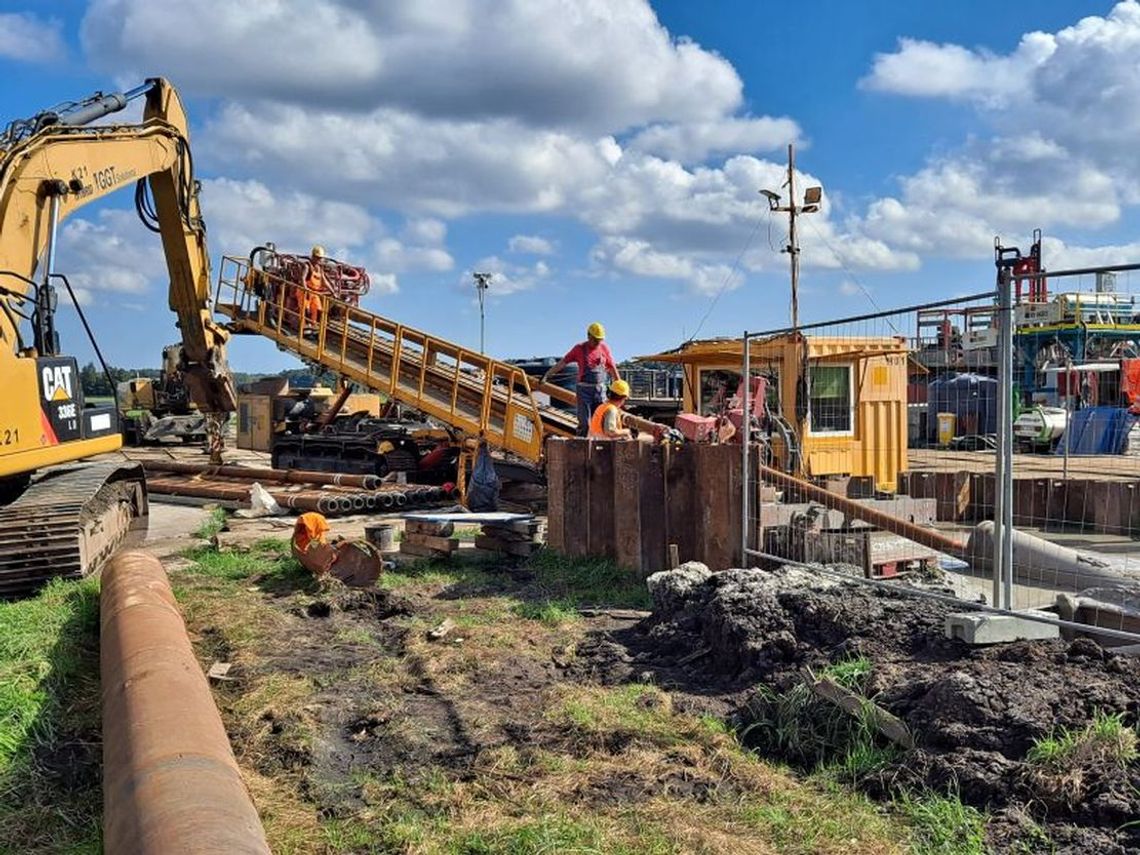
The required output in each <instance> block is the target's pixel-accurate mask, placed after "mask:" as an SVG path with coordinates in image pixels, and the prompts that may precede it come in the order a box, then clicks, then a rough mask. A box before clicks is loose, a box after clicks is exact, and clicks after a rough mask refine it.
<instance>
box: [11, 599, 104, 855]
mask: <svg viewBox="0 0 1140 855" xmlns="http://www.w3.org/2000/svg"><path fill="white" fill-rule="evenodd" d="M98 734H99V587H98V583H97V582H96V581H95V580H92V579H86V580H82V581H79V582H74V581H64V580H60V579H56V580H53V581H52V582H51V583H49V584H48V585H47V586H46V587H45V588H44V589H43V590H42V591H41V592H40V593H39V594H38V595H37V596H35V597H31V598H28V599H25V600H20V601H16V602H9V603H0V828H3V829H4V834H3V838H4V839H3V841H0V851H12V852H21V853H24V852H30V853H39V852H43V853H48V852H52V853H54V852H98V851H99V846H100V843H99V841H100V838H101V829H100V819H101V816H102V794H101V790H100V787H99V780H100V778H99V751H98V741H99V739H98ZM8 846H10V847H12V848H11V849H7V848H5V847H8Z"/></svg>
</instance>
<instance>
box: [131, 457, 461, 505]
mask: <svg viewBox="0 0 1140 855" xmlns="http://www.w3.org/2000/svg"><path fill="white" fill-rule="evenodd" d="M163 465H164V466H165V465H166V463H165V462H164V463H163ZM179 465H182V464H179ZM185 465H186V466H189V467H194V468H195V471H193V472H190V473H186V474H187V475H192V476H193V477H189V478H188V477H177V476H175V475H166V474H159V475H152V476H151V477H150V478H149V479H148V481H147V483H148V485H149V486H150V489H151V491H152V492H154V493H156V494H162V495H171V496H189V497H195V498H201V499H213V500H216V501H225V502H233V503H238V504H247V503H248V501H249V485H250V484H251V483H252V482H253V481H254V480H255V479H254V478H253V477H252V475H250V473H252V472H254V471H257V470H252V469H251V470H245V469H243V468H242V467H210V466H202V465H201V464H185ZM197 468H204V469H208V470H211V471H210V472H209V473H199V472H197V471H196V470H197ZM222 469H225V470H228V471H227V472H226V473H225V475H224V477H217V475H215V473H214V471H213V470H222ZM267 471H277V472H281V471H284V470H267ZM229 472H234V473H235V474H234V475H230V474H229ZM237 473H240V475H241V476H243V477H244V480H239V476H238V474H237ZM218 474H220V473H218ZM315 474H318V475H319V474H321V473H315ZM211 475H213V476H214V477H210V476H211ZM329 477H330V478H334V477H341V476H331V475H330V476H329ZM343 477H350V476H343ZM352 477H357V478H361V479H370V478H373V477H374V476H352ZM263 486H265V485H264V484H263ZM266 491H267V492H268V493H269V494H270V495H271V496H272V497H273V498H274V500H275V501H276V502H277V503H278V504H279V505H281V506H282V507H283V508H287V509H289V510H296V511H317V512H319V513H322V514H325V515H326V516H338V515H343V514H350V513H364V512H366V511H381V512H383V511H396V510H401V509H403V508H405V507H408V506H418V505H423V504H428V503H430V502H436V501H439V500H441V499H444V498H446V495H445V493H444V491H443V490H442V489H441V488H439V487H428V486H423V485H412V486H409V485H405V484H383V483H377V484H376V487H375V488H373V489H369V490H365V489H360V488H353V487H350V486H348V485H339V486H332V485H329V486H327V487H325V488H324V489H313V488H310V489H296V488H295V487H294V488H281V487H274V486H272V485H270V486H268V487H266Z"/></svg>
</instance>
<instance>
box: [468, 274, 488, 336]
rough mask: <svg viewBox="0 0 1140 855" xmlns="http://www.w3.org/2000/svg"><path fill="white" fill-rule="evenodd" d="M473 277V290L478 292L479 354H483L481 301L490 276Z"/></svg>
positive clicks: (475, 275)
mask: <svg viewBox="0 0 1140 855" xmlns="http://www.w3.org/2000/svg"><path fill="white" fill-rule="evenodd" d="M472 275H473V276H474V277H475V290H476V291H478V292H479V353H481V354H482V353H484V349H483V320H484V316H483V300H484V297H485V295H486V293H487V289H488V288H490V287H491V274H490V273H474V274H472Z"/></svg>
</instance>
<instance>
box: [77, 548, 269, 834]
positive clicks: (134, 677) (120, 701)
mask: <svg viewBox="0 0 1140 855" xmlns="http://www.w3.org/2000/svg"><path fill="white" fill-rule="evenodd" d="M99 605H100V651H99V659H100V673H101V676H102V681H103V849H104V851H106V852H107V853H108V855H124V853H131V855H172V853H178V855H207V853H221V852H225V853H227V855H267V853H269V845H268V843H267V842H266V839H265V832H264V830H263V829H262V827H261V821H260V820H259V819H258V816H257V811H256V810H255V809H254V807H253V803H252V801H251V800H250V797H249V793H248V792H247V791H246V788H245V784H244V783H243V782H242V778H241V774H240V772H239V771H238V767H237V763H236V761H235V760H234V756H233V752H232V750H231V749H230V744H229V741H228V740H227V738H226V731H225V728H224V727H223V726H222V720H221V717H220V716H219V715H218V710H217V707H216V706H215V705H214V700H213V697H212V696H211V694H210V687H209V685H208V684H207V682H206V677H205V675H204V674H203V673H202V669H201V667H200V666H199V664H198V661H197V659H195V657H194V651H193V649H192V648H191V646H190V640H189V638H187V636H186V627H185V625H184V624H183V622H182V616H181V614H180V613H179V611H178V606H177V604H176V603H175V600H174V595H173V593H172V592H171V590H170V583H169V582H168V581H167V578H166V573H165V571H164V570H163V568H162V565H161V564H160V563H159V561H158V559H157V558H155V557H154V556H152V555H150V554H149V553H146V552H141V551H137V550H128V551H126V552H122V553H120V554H118V555H117V556H115V557H114V558H113V559H112V560H111V561H110V562H109V563H108V565H107V567H106V568H105V569H104V571H103V585H102V593H101V594H100V599H99Z"/></svg>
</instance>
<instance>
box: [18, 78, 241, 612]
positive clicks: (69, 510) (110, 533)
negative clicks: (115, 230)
mask: <svg viewBox="0 0 1140 855" xmlns="http://www.w3.org/2000/svg"><path fill="white" fill-rule="evenodd" d="M139 99H143V103H142V120H141V121H135V122H127V123H122V124H108V123H100V124H95V123H96V122H99V120H100V119H103V118H104V117H107V116H110V115H112V114H114V113H117V112H119V111H122V110H124V109H125V108H126V107H127V106H128V105H130V104H132V102H135V101H137V100H139ZM127 186H133V187H134V190H135V207H136V210H137V211H138V213H139V216H140V217H141V219H142V221H143V223H144V224H145V225H146V226H147V227H148V228H149V229H150V230H151V231H153V232H155V233H157V234H158V235H159V236H160V237H161V240H162V248H163V252H164V254H165V257H166V263H167V268H168V271H169V276H170V289H169V305H170V309H171V310H172V311H173V312H174V313H175V315H176V316H177V325H178V328H179V330H180V334H181V343H182V350H181V354H182V355H181V364H180V366H179V368H180V370H181V372H182V375H183V377H184V378H185V381H186V383H187V385H188V387H189V390H190V397H191V399H192V400H193V401H194V403H195V404H197V406H198V408H199V409H200V410H201V411H203V412H206V413H229V412H232V411H233V410H235V409H236V396H235V391H234V386H233V380H232V378H231V376H230V373H229V369H228V367H227V364H226V340H227V338H228V333H227V332H226V330H225V329H224V328H223V327H222V326H221V325H219V324H218V323H216V322H215V321H214V320H213V319H212V317H211V313H210V299H209V298H210V286H211V276H210V264H209V255H208V252H207V248H206V229H205V225H204V223H203V221H202V214H201V211H200V209H199V203H198V190H199V186H198V182H197V181H195V179H194V173H193V161H192V158H191V153H190V145H189V134H188V124H187V119H186V113H185V110H184V109H183V106H182V102H181V100H180V98H179V97H178V93H177V92H176V91H175V89H174V88H173V87H172V86H171V84H170V83H169V82H167V81H166V80H163V79H160V78H152V79H148V80H147V81H146V82H144V83H143V84H141V85H140V86H137V87H135V88H134V89H131V90H129V91H127V92H123V93H111V94H104V93H101V92H100V93H96V94H95V95H93V96H91V97H89V98H86V99H84V100H82V101H78V102H71V103H68V104H64V105H60V106H58V107H55V108H53V109H50V110H45V111H43V112H40V113H37V114H36V115H34V116H32V117H30V118H27V119H19V120H16V121H13V122H11V123H10V124H8V126H7V127H6V128H5V129H4V130H3V132H0V395H2V398H0V596H11V595H13V594H18V593H23V592H25V591H28V590H32V589H34V588H36V587H38V586H39V585H41V584H42V583H43V582H44V581H46V580H47V579H50V578H52V577H55V576H65V577H74V576H81V575H86V574H88V573H91V572H94V571H96V570H98V569H99V568H100V567H101V566H102V564H103V563H104V562H105V561H106V560H107V558H109V557H110V556H111V554H112V553H113V552H114V551H115V549H117V548H118V547H119V545H120V544H121V543H122V542H123V541H124V540H126V539H127V537H128V535H129V534H130V533H131V532H132V531H137V530H138V529H140V528H141V527H143V526H144V525H145V520H146V515H147V498H146V484H145V481H144V478H143V473H142V469H141V467H139V466H138V465H131V464H122V463H80V461H82V460H83V459H85V458H89V457H92V456H94V455H98V454H102V453H104V452H109V451H114V450H116V449H118V448H119V447H120V446H121V445H122V434H121V432H120V428H119V414H118V412H117V409H116V407H115V406H114V405H109V406H89V405H86V404H85V401H84V397H83V390H82V388H81V386H80V384H79V369H78V365H77V362H76V359H75V357H74V356H70V355H68V354H67V351H66V350H64V349H62V348H61V343H60V337H59V334H58V332H57V330H56V322H55V320H56V306H57V302H58V294H59V290H60V286H62V289H63V290H65V291H67V292H68V294H69V295H70V297H71V300H72V302H73V303H74V304H75V308H76V310H77V311H78V312H79V316H80V319H81V320H82V321H83V326H84V329H85V330H86V331H87V334H88V336H89V337H91V342H92V345H93V347H94V348H95V352H96V354H97V355H99V358H100V361H102V356H101V355H100V352H99V349H98V344H97V343H96V342H95V339H94V337H93V335H92V333H91V329H90V326H89V325H88V324H87V321H86V319H85V318H84V316H83V313H82V309H81V307H80V304H79V302H78V301H77V300H76V299H75V293H74V289H73V288H72V286H71V283H70V282H69V281H68V279H67V277H66V276H65V275H64V274H62V273H59V272H57V271H56V269H55V266H56V264H55V262H56V250H57V245H58V242H59V228H60V223H61V222H62V221H63V220H64V219H65V218H66V217H68V216H69V215H71V214H72V213H74V212H75V211H76V210H78V209H79V208H80V207H82V206H83V205H86V204H88V203H89V202H94V201H95V200H97V199H100V198H102V197H104V196H106V195H108V194H109V193H113V192H114V191H116V190H119V189H121V188H123V187H127ZM104 370H105V366H104Z"/></svg>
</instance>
